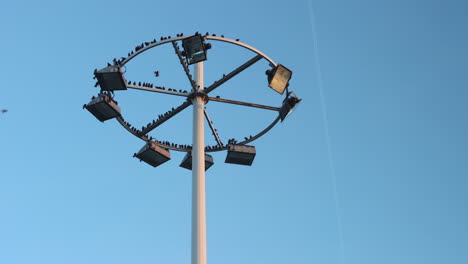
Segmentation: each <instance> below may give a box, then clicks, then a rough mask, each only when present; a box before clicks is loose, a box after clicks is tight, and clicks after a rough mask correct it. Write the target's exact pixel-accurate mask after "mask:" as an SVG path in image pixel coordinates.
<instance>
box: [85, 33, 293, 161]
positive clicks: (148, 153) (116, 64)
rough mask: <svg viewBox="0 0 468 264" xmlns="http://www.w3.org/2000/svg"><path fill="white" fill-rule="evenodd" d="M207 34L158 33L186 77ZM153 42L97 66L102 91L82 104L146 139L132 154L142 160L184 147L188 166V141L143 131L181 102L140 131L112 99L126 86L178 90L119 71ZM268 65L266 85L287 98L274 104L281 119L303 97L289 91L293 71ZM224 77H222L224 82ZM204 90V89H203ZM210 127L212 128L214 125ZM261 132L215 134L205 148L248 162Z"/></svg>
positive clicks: (201, 55)
mask: <svg viewBox="0 0 468 264" xmlns="http://www.w3.org/2000/svg"><path fill="white" fill-rule="evenodd" d="M212 36H213V37H216V35H215V34H213V35H212ZM213 37H211V38H213ZM221 37H222V38H224V36H223V35H221ZM207 38H210V37H209V34H208V32H207V33H206V35H205V36H202V35H201V34H199V33H198V32H197V33H195V35H193V36H189V37H183V34H177V39H175V40H172V39H171V37H170V36H169V37H161V41H163V42H164V43H166V42H172V43H173V45H174V48H176V53H178V54H179V59H180V61H181V64H183V66H184V69H185V70H186V72H187V75H188V76H189V79H191V75H190V74H189V73H188V68H187V66H188V65H192V64H196V63H199V62H202V61H205V60H207V50H208V49H210V48H211V44H210V43H205V40H206V39H207ZM216 38H218V37H216ZM218 39H219V38H218ZM176 40H178V41H182V48H183V51H178V47H177V44H176V42H175V41H176ZM238 41H239V39H236V42H238ZM156 42H157V41H156V39H155V40H153V41H151V42H144V43H142V44H141V45H138V46H136V48H135V51H131V52H129V53H128V58H125V57H122V58H121V59H119V60H116V59H114V61H113V64H110V63H108V64H107V66H106V67H104V68H102V69H100V70H97V69H96V70H94V78H95V79H96V80H97V83H96V84H97V85H98V86H100V88H101V92H100V93H99V94H98V95H97V96H93V97H92V98H91V100H90V102H89V103H87V104H85V105H83V108H85V109H87V110H88V111H89V112H90V113H91V114H92V115H93V116H95V117H96V118H97V119H98V120H99V121H101V122H104V121H106V120H110V119H113V118H116V119H118V120H119V122H120V123H121V124H122V125H123V126H124V127H126V128H127V130H128V131H130V132H131V133H132V134H134V135H135V136H137V137H140V138H141V139H143V140H145V141H146V143H145V145H144V146H143V147H142V148H141V149H140V150H139V151H138V152H137V153H135V154H134V155H133V156H134V157H135V158H137V159H139V160H140V161H144V162H145V163H148V164H149V165H151V166H153V167H157V166H159V165H161V164H163V163H165V162H167V161H168V160H170V159H171V155H170V152H169V149H173V150H179V151H185V152H187V153H186V155H185V157H184V158H183V160H182V162H181V164H180V167H182V168H185V169H189V170H191V169H192V153H191V151H192V147H191V146H190V145H178V144H173V143H169V142H166V143H164V142H159V141H157V140H153V138H152V137H148V135H146V133H148V131H151V129H152V128H155V127H156V126H158V125H159V124H162V123H163V122H164V121H165V120H166V119H167V118H166V117H168V118H170V117H172V116H173V115H175V114H177V113H178V112H179V111H181V110H182V109H183V107H182V106H183V105H182V106H181V107H182V108H181V109H180V110H179V108H176V109H174V108H173V109H172V111H168V112H167V113H165V114H163V115H159V116H158V120H154V121H153V122H152V123H151V122H150V123H148V125H147V127H143V128H142V130H141V131H139V130H137V129H136V128H133V127H132V126H131V125H130V124H129V123H128V122H125V121H124V120H123V118H122V116H121V109H120V107H119V106H118V103H117V101H115V100H114V98H113V93H114V91H122V90H127V88H138V87H142V88H150V89H155V90H160V91H168V92H173V93H174V91H175V92H177V90H173V89H170V88H169V89H165V88H164V87H159V86H154V85H153V84H149V83H143V84H141V83H140V82H139V83H138V87H136V86H137V84H136V82H133V85H132V82H127V81H126V79H125V76H124V72H123V71H122V66H123V65H125V63H127V62H128V61H129V60H130V59H131V58H133V57H134V56H136V55H137V54H139V53H141V52H142V51H144V50H145V49H146V48H148V47H150V46H151V45H156ZM151 47H152V46H151ZM182 56H183V57H185V59H183V58H182ZM270 61H271V60H270ZM271 62H272V61H271ZM271 65H272V66H273V68H272V69H269V70H267V71H266V75H267V81H268V86H269V87H270V88H272V89H273V90H274V91H276V92H277V93H279V94H284V92H285V91H287V94H286V98H285V99H284V101H283V104H282V106H281V107H280V108H276V109H277V110H278V113H279V116H278V119H280V120H281V121H284V119H285V118H286V117H287V116H288V115H290V114H291V113H292V112H293V110H294V109H295V108H296V107H297V105H298V103H299V102H301V100H302V99H300V98H298V97H297V96H296V95H295V94H294V93H293V92H289V91H288V86H289V81H290V79H291V77H292V71H291V70H289V69H288V68H286V67H285V66H283V65H281V64H277V65H273V64H271ZM155 74H156V75H157V76H158V75H159V72H155ZM225 77H226V76H225V75H223V79H224V78H225ZM226 78H227V77H226ZM229 78H231V77H229ZM223 79H222V80H223ZM191 81H192V85H193V80H192V79H191ZM224 81H225V80H223V82H224ZM215 83H216V82H215ZM202 88H203V87H202ZM205 88H206V87H205ZM194 89H195V88H194ZM213 89H214V88H213ZM207 90H208V91H207ZM207 90H206V89H201V90H196V89H195V90H194V91H192V92H188V91H184V90H179V91H178V93H179V94H178V95H179V96H180V94H186V95H185V96H186V97H187V101H188V102H190V100H189V99H190V98H191V97H193V96H200V94H199V93H202V94H203V95H204V97H205V98H208V96H207V94H208V92H209V90H210V89H209V88H208V89H207ZM205 91H207V92H206V93H205ZM174 110H176V111H174ZM171 112H175V113H171ZM207 118H208V117H207ZM278 119H277V120H278ZM210 122H211V121H210ZM276 122H277V121H275V122H274V123H273V124H272V126H273V125H274V124H275V123H276ZM152 125H154V126H153V127H152V128H150V129H147V128H148V127H150V126H152ZM270 128H271V127H270ZM270 128H267V130H265V131H268V130H269V129H270ZM213 131H215V129H214V130H213ZM213 133H215V132H213ZM263 133H264V131H262V132H261V133H259V134H258V135H257V136H255V137H252V136H250V138H247V137H246V140H245V141H243V142H240V143H238V142H237V140H235V139H229V141H228V144H227V145H224V144H222V143H221V142H220V141H219V138H217V140H218V145H217V146H214V147H210V146H206V147H205V151H207V152H210V151H218V150H227V156H226V159H225V162H226V163H231V164H239V165H248V166H250V165H252V163H253V161H254V158H255V155H256V150H255V147H254V146H250V145H246V143H248V142H251V141H253V140H255V139H256V138H258V137H259V136H261V135H263ZM216 136H217V135H216ZM213 164H214V162H213V157H212V156H211V155H209V154H206V153H205V170H207V169H209V168H210V167H211V166H212V165H213Z"/></svg>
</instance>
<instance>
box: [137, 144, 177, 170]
mask: <svg viewBox="0 0 468 264" xmlns="http://www.w3.org/2000/svg"><path fill="white" fill-rule="evenodd" d="M133 157H136V158H138V159H140V161H144V162H146V163H148V164H149V165H151V166H153V167H157V166H159V165H161V164H163V163H164V162H166V161H168V160H170V159H171V154H170V153H169V150H166V149H164V148H161V147H160V146H158V145H157V144H156V143H154V142H148V143H146V144H145V145H144V146H143V147H142V148H141V149H140V151H138V153H135V154H133Z"/></svg>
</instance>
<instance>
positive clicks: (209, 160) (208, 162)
mask: <svg viewBox="0 0 468 264" xmlns="http://www.w3.org/2000/svg"><path fill="white" fill-rule="evenodd" d="M213 164H214V162H213V157H212V156H211V155H209V154H206V153H205V171H206V170H208V169H209V168H210V167H211V166H212V165H213ZM179 166H180V167H182V168H186V169H187V170H192V153H191V152H187V154H186V155H185V157H184V159H183V160H182V163H180V165H179Z"/></svg>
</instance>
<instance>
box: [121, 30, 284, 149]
mask: <svg viewBox="0 0 468 264" xmlns="http://www.w3.org/2000/svg"><path fill="white" fill-rule="evenodd" d="M192 36H193V35H191V36H178V37H174V38H171V37H168V38H162V40H160V41H156V40H153V41H152V42H146V43H143V44H142V47H141V48H139V49H136V51H135V52H131V53H129V56H128V57H127V58H123V60H122V61H121V62H120V63H119V65H120V66H124V65H125V64H127V63H128V62H129V61H130V60H132V59H133V58H135V57H136V56H137V55H140V54H141V53H143V52H145V51H147V50H149V49H151V48H154V47H157V46H159V45H163V44H167V43H172V44H173V46H174V48H175V50H176V53H177V55H178V56H179V59H180V60H181V63H182V64H183V66H184V70H185V71H186V73H187V77H189V79H190V81H191V84H192V86H194V85H196V84H194V81H193V80H192V78H191V75H190V74H189V72H188V67H187V65H186V64H184V63H183V59H182V56H181V54H180V52H179V51H178V47H177V41H181V40H183V39H185V38H189V37H192ZM203 37H204V38H205V39H207V40H215V41H223V42H227V43H231V44H234V45H237V46H240V47H243V48H246V49H248V50H250V51H253V52H254V53H256V54H257V56H255V57H254V58H252V59H251V60H250V61H248V62H246V63H244V64H243V65H241V66H240V67H238V68H237V69H235V70H234V71H232V72H231V73H229V74H227V75H225V76H223V78H221V79H220V80H218V81H215V82H214V83H213V84H212V85H211V86H209V87H204V88H205V89H203V90H202V91H203V93H204V95H205V96H206V99H207V100H212V101H218V102H223V103H232V104H237V105H243V106H250V107H257V108H263V109H267V110H274V111H278V112H279V110H280V108H279V107H272V106H266V105H259V104H253V103H245V102H240V101H234V100H228V99H222V98H219V97H216V98H214V97H208V93H209V92H211V91H212V90H214V89H215V88H217V87H218V86H220V85H222V84H223V83H224V82H226V81H227V80H229V79H231V78H232V77H234V76H235V75H237V74H238V73H240V72H242V71H243V70H244V69H246V68H247V67H249V66H251V65H253V64H254V63H256V62H257V61H259V60H261V59H265V60H267V61H268V62H269V63H270V65H271V66H272V67H276V65H277V64H276V63H275V62H274V61H273V60H272V59H271V58H270V57H268V56H267V55H265V54H264V53H263V52H261V51H259V50H257V49H256V48H254V47H252V46H249V45H247V44H245V43H242V42H240V41H239V40H233V39H229V38H225V37H216V36H209V35H205V36H203ZM126 86H127V88H130V89H137V90H145V91H151V92H157V93H164V94H170V95H176V96H183V97H186V98H187V100H186V101H185V102H184V103H183V104H182V105H180V106H179V107H177V108H173V110H172V111H170V112H167V113H168V114H167V115H162V118H160V119H158V120H157V121H154V122H153V123H152V124H151V123H150V124H151V126H149V127H146V129H143V130H142V131H139V130H136V131H135V129H133V127H132V126H131V125H130V123H128V122H126V121H125V120H124V118H123V117H122V116H119V117H117V120H118V122H119V123H120V124H121V125H122V126H123V127H124V128H125V129H126V130H127V131H128V132H130V133H132V134H133V135H135V136H136V137H138V138H140V139H142V140H144V141H149V140H152V137H148V135H147V133H148V132H150V131H151V130H153V129H155V128H156V127H158V126H159V125H161V124H162V123H164V122H165V121H167V120H169V119H170V118H171V117H173V116H175V115H176V114H178V113H179V112H181V111H182V110H184V109H185V108H187V107H188V106H190V105H191V101H190V98H191V97H192V96H195V92H190V93H189V92H180V90H179V92H178V91H177V90H175V89H164V88H163V87H155V88H153V87H146V86H140V85H132V84H126ZM287 97H288V94H287V93H286V98H287ZM205 118H206V119H207V121H208V124H209V126H210V128H211V130H212V132H213V135H214V136H215V139H216V141H217V143H218V145H217V146H214V147H209V146H207V147H205V152H215V151H222V150H226V149H227V148H228V146H229V144H226V145H224V144H222V143H221V141H220V139H219V137H218V135H217V133H216V130H215V129H214V127H213V126H212V122H211V120H210V119H209V117H208V114H207V112H206V111H205ZM279 120H280V116H279V115H278V117H277V118H276V119H275V120H274V121H273V122H272V123H271V124H270V125H269V126H268V127H266V128H265V129H264V130H262V131H260V132H259V133H258V134H256V135H255V136H251V137H250V138H248V139H247V140H244V141H241V142H238V143H236V144H241V145H243V144H247V143H250V142H252V141H254V140H256V139H258V138H259V137H261V136H263V135H264V134H265V133H267V132H268V131H269V130H270V129H272V128H273V127H274V126H275V125H276V124H277V123H278V121H279ZM154 142H155V143H156V144H157V145H159V146H160V147H162V148H165V149H170V150H174V151H182V152H189V151H191V146H188V145H179V144H173V145H168V144H164V142H159V141H157V140H155V141H154Z"/></svg>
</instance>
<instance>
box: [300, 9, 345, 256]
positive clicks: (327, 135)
mask: <svg viewBox="0 0 468 264" xmlns="http://www.w3.org/2000/svg"><path fill="white" fill-rule="evenodd" d="M307 3H308V5H309V18H310V26H311V28H312V38H313V42H314V57H315V69H316V71H317V86H318V88H319V93H320V103H321V108H322V119H323V125H324V130H325V141H326V145H327V153H328V165H329V167H330V176H331V181H332V188H333V199H334V201H335V213H336V223H337V227H338V235H339V238H338V239H339V244H340V252H339V255H340V263H341V264H344V263H345V262H344V239H343V228H342V224H341V213H340V201H339V195H338V188H337V186H336V173H335V165H334V162H333V153H332V147H331V140H330V132H329V129H328V127H329V126H328V115H327V104H326V101H325V95H324V92H323V76H322V67H321V65H320V57H319V49H318V42H317V31H316V28H315V15H314V10H313V8H312V3H311V0H308V1H307Z"/></svg>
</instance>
